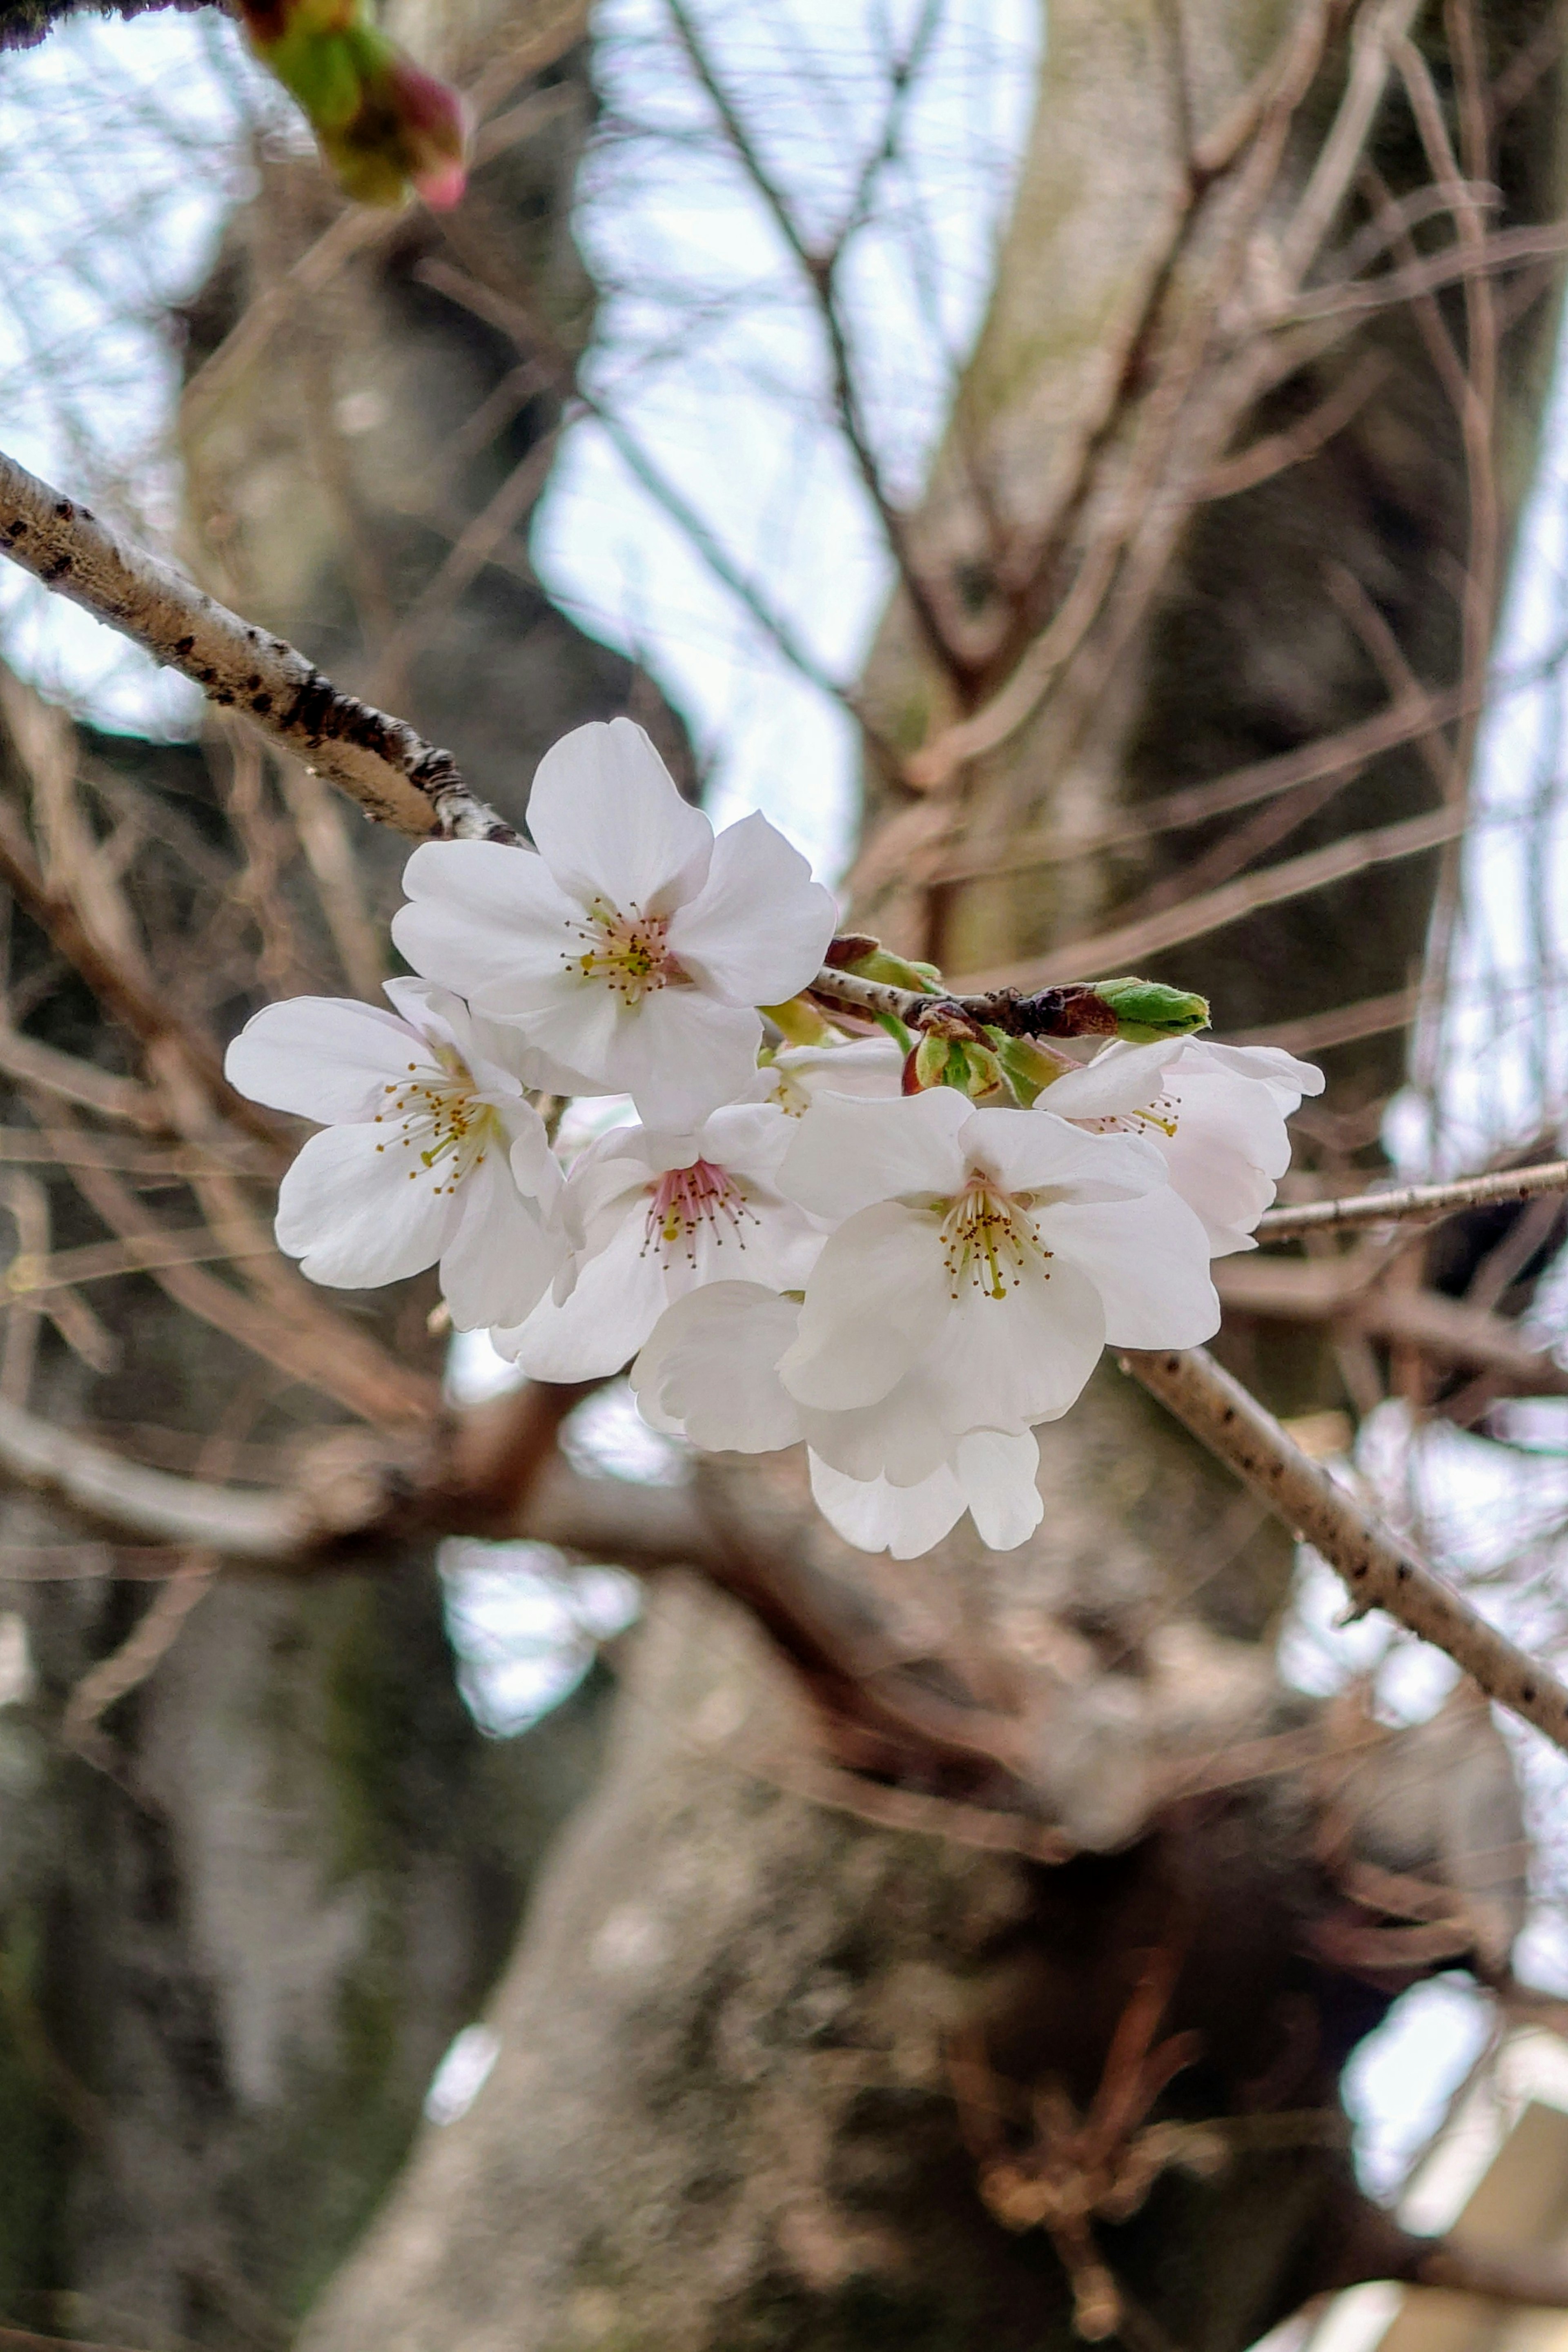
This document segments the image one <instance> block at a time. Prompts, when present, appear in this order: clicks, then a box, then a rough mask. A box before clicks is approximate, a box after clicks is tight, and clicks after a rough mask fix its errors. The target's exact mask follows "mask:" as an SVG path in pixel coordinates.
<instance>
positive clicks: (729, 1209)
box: [642, 1160, 759, 1266]
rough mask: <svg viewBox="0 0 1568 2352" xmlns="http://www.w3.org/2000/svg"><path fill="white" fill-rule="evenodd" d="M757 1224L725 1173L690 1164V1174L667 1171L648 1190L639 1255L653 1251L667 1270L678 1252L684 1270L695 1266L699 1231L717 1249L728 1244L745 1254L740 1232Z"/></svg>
mask: <svg viewBox="0 0 1568 2352" xmlns="http://www.w3.org/2000/svg"><path fill="white" fill-rule="evenodd" d="M758 1222H759V1220H758V1218H757V1215H756V1213H755V1211H754V1210H752V1209H751V1208H749V1207H748V1206H747V1202H746V1196H745V1193H744V1192H742V1189H741V1187H740V1185H739V1184H738V1183H737V1182H736V1181H735V1179H734V1178H733V1176H731V1173H730V1171H729V1170H728V1169H727V1168H716V1167H715V1166H714V1165H713V1162H712V1161H711V1160H693V1161H692V1163H691V1165H690V1167H689V1168H667V1169H666V1170H665V1171H664V1174H663V1175H662V1176H660V1177H659V1178H658V1181H657V1182H655V1183H652V1184H650V1185H649V1186H648V1204H647V1238H646V1240H645V1241H644V1243H643V1246H642V1254H643V1255H644V1256H645V1257H646V1256H647V1253H648V1251H649V1250H650V1249H657V1250H658V1254H659V1255H660V1256H661V1257H662V1258H663V1260H664V1262H665V1264H666V1265H669V1263H670V1259H671V1255H672V1253H673V1252H674V1251H675V1250H676V1249H678V1248H679V1249H680V1250H681V1252H682V1255H684V1256H685V1259H686V1262H687V1264H688V1265H690V1266H695V1265H696V1264H697V1236H698V1234H699V1233H700V1231H701V1229H702V1228H703V1226H704V1225H706V1226H707V1228H708V1230H709V1232H710V1234H711V1236H712V1239H713V1244H714V1246H715V1247H716V1248H722V1246H723V1244H724V1243H725V1242H726V1241H727V1240H732V1241H733V1242H734V1244H735V1245H736V1247H737V1248H738V1249H744V1248H745V1246H746V1237H745V1234H743V1232H742V1226H743V1225H749V1224H750V1225H754V1224H756V1223H758Z"/></svg>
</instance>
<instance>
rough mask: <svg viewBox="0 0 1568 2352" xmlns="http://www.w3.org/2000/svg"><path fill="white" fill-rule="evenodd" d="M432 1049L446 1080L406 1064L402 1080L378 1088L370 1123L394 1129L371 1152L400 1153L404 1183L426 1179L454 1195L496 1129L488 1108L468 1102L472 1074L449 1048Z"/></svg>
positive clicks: (482, 1155) (472, 1096) (437, 1189)
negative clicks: (379, 1102)
mask: <svg viewBox="0 0 1568 2352" xmlns="http://www.w3.org/2000/svg"><path fill="white" fill-rule="evenodd" d="M432 1051H433V1052H434V1054H435V1056H436V1059H437V1062H439V1064H440V1065H441V1067H442V1069H443V1070H444V1071H445V1072H446V1073H447V1076H446V1077H445V1078H441V1077H438V1076H437V1075H436V1073H435V1072H434V1071H433V1070H430V1069H424V1070H422V1069H421V1068H420V1067H419V1065H418V1063H417V1062H410V1063H409V1065H408V1072H407V1076H405V1077H402V1078H394V1079H390V1080H389V1081H388V1082H387V1084H386V1085H385V1086H384V1087H383V1088H382V1093H383V1096H384V1102H383V1105H382V1108H381V1109H380V1110H378V1111H377V1112H376V1114H375V1119H374V1124H375V1125H376V1126H377V1127H386V1126H389V1125H395V1129H396V1132H395V1133H394V1134H392V1135H389V1136H387V1137H386V1138H385V1139H384V1140H383V1141H382V1142H380V1143H378V1144H377V1145H376V1147H375V1148H376V1150H378V1151H386V1150H392V1151H393V1152H394V1153H395V1154H401V1153H404V1152H406V1153H407V1154H408V1160H407V1170H408V1181H409V1182H410V1183H411V1184H415V1183H417V1182H418V1181H419V1179H420V1177H421V1176H429V1177H432V1178H434V1180H435V1190H436V1192H437V1194H440V1193H442V1192H456V1191H457V1189H458V1185H459V1184H460V1183H461V1182H462V1181H463V1179H464V1177H465V1176H468V1175H470V1174H471V1173H472V1171H474V1170H475V1169H476V1168H478V1167H479V1165H480V1163H481V1162H482V1161H483V1160H484V1156H485V1152H486V1150H487V1149H488V1147H489V1144H490V1142H491V1141H492V1140H493V1139H494V1138H495V1135H496V1132H497V1127H496V1115H495V1112H494V1110H493V1109H492V1108H491V1107H490V1105H489V1103H485V1102H476V1100H475V1099H474V1080H473V1073H472V1072H471V1071H470V1070H469V1068H468V1065H467V1063H466V1062H464V1061H463V1060H462V1058H461V1057H460V1055H458V1054H457V1053H455V1052H454V1051H453V1049H452V1047H451V1046H450V1045H437V1046H435V1047H433V1048H432Z"/></svg>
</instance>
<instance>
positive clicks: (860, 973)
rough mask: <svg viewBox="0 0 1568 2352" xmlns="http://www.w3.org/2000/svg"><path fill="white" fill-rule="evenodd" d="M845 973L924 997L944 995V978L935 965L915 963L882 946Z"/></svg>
mask: <svg viewBox="0 0 1568 2352" xmlns="http://www.w3.org/2000/svg"><path fill="white" fill-rule="evenodd" d="M844 969H845V970H846V971H852V972H853V973H854V975H855V977H856V979H857V980H879V981H880V982H881V983H882V985H883V987H884V988H912V989H914V990H915V991H916V992H917V993H918V994H919V995H921V996H940V995H941V993H942V974H941V972H940V971H938V970H937V968H936V966H935V964H934V963H911V962H910V960H909V958H908V957H907V956H901V955H895V954H894V953H893V951H892V950H891V949H890V948H885V947H882V946H880V945H878V946H877V947H874V948H873V949H872V950H871V951H870V953H869V954H868V955H863V956H858V957H857V958H856V960H855V961H854V962H853V963H851V964H846V965H845V967H844Z"/></svg>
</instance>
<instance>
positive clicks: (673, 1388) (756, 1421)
mask: <svg viewBox="0 0 1568 2352" xmlns="http://www.w3.org/2000/svg"><path fill="white" fill-rule="evenodd" d="M799 1316H800V1309H799V1307H797V1306H796V1305H795V1301H794V1300H793V1299H789V1298H781V1297H778V1296H777V1294H776V1293H774V1292H773V1291H769V1290H763V1289H762V1288H761V1287H760V1286H758V1285H757V1284H755V1283H750V1282H710V1283H708V1284H706V1285H705V1286H704V1287H703V1288H702V1289H700V1290H693V1291H690V1292H689V1293H688V1294H687V1296H686V1297H684V1298H678V1299H677V1300H676V1301H675V1303H674V1305H673V1306H670V1307H666V1308H665V1311H664V1313H663V1314H662V1315H661V1316H660V1317H659V1319H658V1322H657V1323H656V1324H655V1326H654V1329H653V1336H652V1337H651V1339H649V1340H648V1342H647V1346H646V1347H645V1348H644V1349H643V1351H642V1353H641V1355H640V1356H639V1357H638V1358H637V1362H636V1363H635V1364H634V1365H633V1366H632V1387H633V1389H634V1390H635V1391H636V1392H637V1404H638V1406H639V1408H640V1410H641V1411H642V1412H643V1413H644V1415H645V1417H646V1418H647V1420H648V1421H650V1422H651V1423H652V1424H653V1426H654V1427H655V1428H656V1429H662V1430H665V1431H667V1432H668V1431H669V1430H672V1429H675V1430H679V1431H680V1432H682V1433H684V1434H685V1435H686V1436H687V1437H689V1439H690V1440H691V1443H692V1444H693V1445H700V1446H702V1447H703V1448H704V1449H705V1450H706V1451H708V1452H710V1453H734V1454H772V1453H773V1452H775V1451H776V1450H777V1448H778V1447H780V1446H781V1445H793V1444H795V1442H796V1441H797V1439H798V1438H799V1436H800V1434H801V1423H800V1408H799V1406H798V1405H797V1404H796V1403H795V1399H794V1398H793V1397H791V1396H790V1395H788V1394H787V1393H786V1391H785V1390H784V1385H783V1383H782V1382H781V1381H780V1380H779V1376H778V1362H779V1358H780V1357H781V1356H782V1355H783V1354H784V1349H786V1348H787V1347H788V1346H789V1344H790V1341H791V1340H792V1339H794V1337H795V1326H796V1323H797V1322H798V1320H799Z"/></svg>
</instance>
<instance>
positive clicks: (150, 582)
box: [0, 451, 517, 841]
mask: <svg viewBox="0 0 1568 2352" xmlns="http://www.w3.org/2000/svg"><path fill="white" fill-rule="evenodd" d="M0 550H3V551H4V552H5V554H7V555H9V556H10V558H11V559H12V561H13V562H15V563H19V564H20V565H21V566H22V568H23V570H24V571H26V572H32V573H33V575H34V577H35V578H36V579H38V580H41V581H42V582H43V583H44V584H45V586H46V587H47V588H52V589H53V590H54V591H55V593H56V594H57V595H60V596H68V597H69V598H70V600H71V602H72V603H73V604H80V605H81V606H82V607H83V608H84V610H85V611H87V612H89V613H90V614H92V615H93V616H94V618H95V619H97V620H100V621H106V622H108V624H109V625H110V627H111V628H116V629H119V630H120V631H121V634H122V635H125V636H128V637H130V638H132V640H133V641H134V642H135V643H136V644H137V645H139V646H142V648H143V650H144V651H145V652H147V653H150V654H151V655H152V656H153V660H154V661H156V662H161V663H162V664H163V666H164V667H167V668H169V669H176V670H178V671H180V672H181V674H182V675H183V676H184V677H188V678H191V679H194V681H195V684H196V685H197V686H199V687H200V688H201V689H202V691H203V693H204V694H205V696H206V697H207V698H208V700H209V701H211V702H216V703H219V704H221V705H222V706H223V707H224V708H225V709H233V710H237V711H238V712H240V713H241V714H242V715H243V716H244V717H245V718H246V719H248V720H249V721H250V723H251V724H252V725H253V726H255V727H257V728H259V730H260V731H261V732H262V734H264V735H266V736H267V737H268V738H269V739H270V740H271V741H273V742H275V743H278V744H280V745H281V746H282V747H283V749H284V750H285V751H290V752H292V753H293V754H294V756H295V758H297V759H299V760H301V761H303V762H304V764H305V765H306V766H307V767H308V768H310V769H313V770H314V771H315V772H316V773H317V774H318V775H321V776H325V777H327V778H328V779H329V781H330V782H332V783H334V784H336V785H337V786H338V787H339V789H340V790H341V791H342V792H345V793H347V794H348V795H349V798H350V799H351V800H353V801H357V802H358V803H359V805H360V807H361V808H362V809H363V811H364V813H365V814H366V815H367V816H371V817H374V818H376V819H377V820H378V821H379V822H380V823H381V824H389V825H391V826H392V827H393V828H394V829H395V831H396V832H398V833H405V834H411V835H415V836H416V837H423V836H424V835H428V834H437V835H443V836H445V837H446V838H447V839H448V840H468V841H514V840H515V839H516V838H517V836H516V835H515V834H514V833H513V832H512V830H511V828H510V825H507V824H502V822H501V820H500V817H498V816H497V815H496V814H495V813H494V811H493V810H492V809H489V808H487V807H486V806H485V803H483V802H482V801H480V800H477V799H476V798H475V797H474V795H473V793H470V792H469V791H468V786H467V785H466V784H465V783H464V782H463V780H462V777H461V775H460V774H459V773H458V763H457V761H455V760H454V759H453V757H452V754H451V753H450V752H449V751H437V749H436V747H435V746H434V745H433V744H430V743H426V741H425V740H424V739H423V738H422V737H421V736H418V735H416V733H415V731H414V730H413V728H412V727H410V726H409V725H408V724H407V723H406V721H405V720H404V719H393V718H389V717H388V715H387V714H386V712H385V711H384V710H375V709H372V708H371V706H370V705H369V704H368V703H364V702H361V701H359V700H358V699H357V698H355V697H354V696H353V695H352V694H345V693H343V692H342V689H341V688H338V687H335V686H334V685H333V684H332V682H331V679H330V678H327V677H322V675H321V671H320V670H319V669H317V668H316V667H314V665H313V664H312V663H310V662H308V661H307V660H306V658H305V656H304V655H303V654H301V653H299V652H297V651H296V650H295V648H294V647H293V646H290V645H287V644H285V642H284V641H283V639H282V638H281V637H274V636H270V635H268V634H267V632H266V631H265V630H262V629H256V628H252V627H251V625H250V624H249V623H248V622H247V621H242V620H241V619H240V618H239V616H238V614H236V613H231V612H230V611H229V610H228V608H227V606H226V605H225V604H217V603H216V601H215V600H214V599H213V598H212V597H211V596H208V595H206V594H205V593H204V592H203V591H202V590H201V589H200V588H198V587H196V586H195V583H193V582H191V581H189V580H186V579H184V577H183V576H182V575H181V574H180V573H179V572H176V571H174V569H173V567H172V566H171V565H169V564H166V563H163V562H160V561H159V559H158V558H157V557H156V556H154V555H151V554H149V553H148V552H147V551H146V550H145V549H142V548H137V547H132V546H130V545H128V544H127V543H126V541H123V540H122V539H121V538H119V537H118V535H117V534H116V533H115V532H113V531H112V530H110V529H109V528H108V526H107V525H106V524H104V523H101V522H100V521H99V520H98V518H97V517H96V516H95V515H94V514H93V513H92V512H91V511H90V509H89V508H87V507H84V506H79V505H77V504H76V503H75V502H74V501H73V500H72V499H68V498H66V497H64V496H63V495H62V494H61V493H60V492H59V491H58V490H55V489H51V488H49V485H48V484H47V482H40V481H39V480H38V479H37V477H36V476H34V475H32V474H29V473H28V472H27V471H26V468H25V467H21V466H18V465H17V464H16V460H15V459H14V458H12V457H6V456H5V453H4V452H3V451H0Z"/></svg>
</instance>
